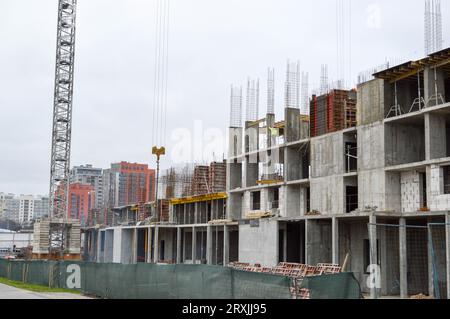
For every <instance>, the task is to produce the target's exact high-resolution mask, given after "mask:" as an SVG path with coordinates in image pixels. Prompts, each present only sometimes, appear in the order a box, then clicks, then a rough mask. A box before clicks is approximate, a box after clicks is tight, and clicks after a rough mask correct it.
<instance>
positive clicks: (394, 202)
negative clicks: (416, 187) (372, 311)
mask: <svg viewBox="0 0 450 319" xmlns="http://www.w3.org/2000/svg"><path fill="white" fill-rule="evenodd" d="M358 207H359V208H360V209H365V208H368V207H370V208H375V207H376V208H377V209H376V210H378V211H397V212H399V211H400V210H401V204H400V174H399V173H387V172H385V171H384V169H382V168H381V169H373V170H369V171H362V172H359V174H358Z"/></svg>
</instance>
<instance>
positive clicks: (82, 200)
mask: <svg viewBox="0 0 450 319" xmlns="http://www.w3.org/2000/svg"><path fill="white" fill-rule="evenodd" d="M94 203H95V190H94V186H92V185H90V184H81V183H75V184H70V187H69V205H68V209H69V211H68V214H69V216H67V217H68V218H70V219H78V220H80V222H81V224H82V225H85V224H86V222H87V221H88V216H89V211H90V210H92V209H94Z"/></svg>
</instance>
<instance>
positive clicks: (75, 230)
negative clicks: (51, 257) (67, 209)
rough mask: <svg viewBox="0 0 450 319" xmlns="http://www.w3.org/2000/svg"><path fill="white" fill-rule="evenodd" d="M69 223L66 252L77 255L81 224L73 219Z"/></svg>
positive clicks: (79, 244)
mask: <svg viewBox="0 0 450 319" xmlns="http://www.w3.org/2000/svg"><path fill="white" fill-rule="evenodd" d="M69 224H70V232H69V242H68V252H69V254H75V255H79V254H80V253H81V224H80V223H78V222H76V221H74V220H72V221H69Z"/></svg>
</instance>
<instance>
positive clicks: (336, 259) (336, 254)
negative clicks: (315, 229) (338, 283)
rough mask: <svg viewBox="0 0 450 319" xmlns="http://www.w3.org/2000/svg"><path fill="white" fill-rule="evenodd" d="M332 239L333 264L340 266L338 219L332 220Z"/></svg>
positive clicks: (333, 218)
mask: <svg viewBox="0 0 450 319" xmlns="http://www.w3.org/2000/svg"><path fill="white" fill-rule="evenodd" d="M331 237H332V238H331V245H332V262H333V264H336V265H339V220H338V219H337V217H332V219H331Z"/></svg>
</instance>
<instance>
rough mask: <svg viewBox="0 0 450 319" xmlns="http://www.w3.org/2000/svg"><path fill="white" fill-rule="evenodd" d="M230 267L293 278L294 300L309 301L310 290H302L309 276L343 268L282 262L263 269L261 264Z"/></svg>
mask: <svg viewBox="0 0 450 319" xmlns="http://www.w3.org/2000/svg"><path fill="white" fill-rule="evenodd" d="M229 267H232V268H234V269H239V270H243V271H251V272H261V273H268V274H274V275H280V276H286V277H289V278H292V286H291V294H292V297H293V299H309V298H310V291H309V290H308V289H304V288H300V287H301V283H302V281H303V278H305V277H309V276H321V275H325V274H337V273H340V272H341V270H342V268H341V267H340V266H339V265H335V264H324V263H320V264H317V265H316V266H312V265H305V264H297V263H286V262H280V263H279V264H278V265H277V266H275V267H272V268H270V267H261V265H260V264H254V265H252V264H249V263H240V262H233V263H230V264H229Z"/></svg>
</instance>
